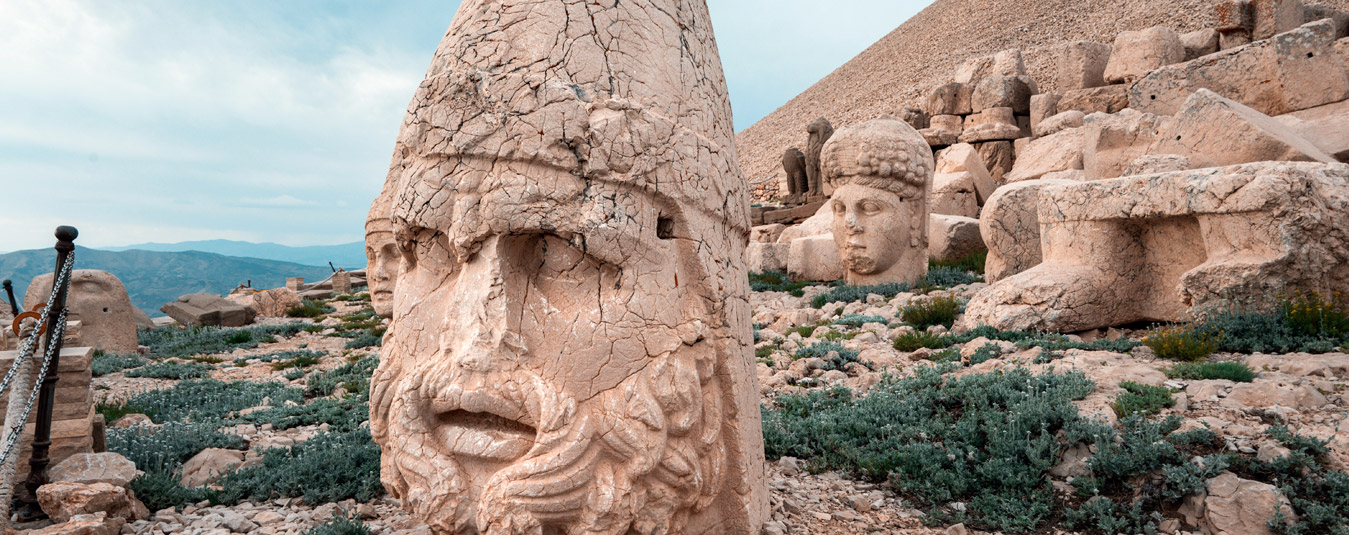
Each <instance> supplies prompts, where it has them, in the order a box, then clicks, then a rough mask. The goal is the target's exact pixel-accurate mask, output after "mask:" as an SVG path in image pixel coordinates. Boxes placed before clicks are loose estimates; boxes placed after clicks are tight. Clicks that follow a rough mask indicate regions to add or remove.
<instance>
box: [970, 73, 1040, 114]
mask: <svg viewBox="0 0 1349 535" xmlns="http://www.w3.org/2000/svg"><path fill="white" fill-rule="evenodd" d="M1035 93H1036V87H1035V82H1034V81H1032V80H1031V79H1030V77H1029V76H1024V75H1023V76H988V77H985V78H984V79H983V80H980V81H979V85H976V86H974V93H973V94H972V95H971V97H970V106H971V108H972V109H973V111H974V113H978V112H981V111H984V110H986V109H989V108H1012V113H1016V114H1029V113H1030V98H1031V95H1034V94H1035Z"/></svg>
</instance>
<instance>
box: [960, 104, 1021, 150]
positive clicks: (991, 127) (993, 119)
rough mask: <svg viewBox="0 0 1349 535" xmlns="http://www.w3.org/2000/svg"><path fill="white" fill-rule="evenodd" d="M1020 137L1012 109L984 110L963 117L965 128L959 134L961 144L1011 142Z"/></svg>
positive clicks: (1018, 126) (1019, 128)
mask: <svg viewBox="0 0 1349 535" xmlns="http://www.w3.org/2000/svg"><path fill="white" fill-rule="evenodd" d="M1019 137H1022V136H1021V126H1020V125H1018V124H1017V122H1016V116H1015V115H1013V113H1012V108H1007V107H1003V108H986V109H984V110H982V111H980V112H978V113H975V114H972V115H968V116H966V117H965V127H964V130H963V131H962V132H961V134H960V142H961V143H978V142H981V141H1000V140H1012V139H1016V138H1019Z"/></svg>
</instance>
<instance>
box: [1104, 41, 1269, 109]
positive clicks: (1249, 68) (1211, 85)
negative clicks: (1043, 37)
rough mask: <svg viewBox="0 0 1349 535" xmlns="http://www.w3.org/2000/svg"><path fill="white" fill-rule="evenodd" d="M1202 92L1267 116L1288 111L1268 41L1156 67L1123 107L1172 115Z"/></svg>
mask: <svg viewBox="0 0 1349 535" xmlns="http://www.w3.org/2000/svg"><path fill="white" fill-rule="evenodd" d="M1201 88H1202V89H1208V90H1210V91H1213V92H1214V93H1217V94H1219V95H1222V96H1224V97H1227V98H1230V99H1232V100H1235V101H1237V102H1240V103H1242V104H1245V105H1247V106H1250V107H1252V108H1255V109H1256V110H1258V111H1260V112H1261V113H1264V114H1267V115H1279V114H1283V113H1288V112H1289V111H1292V110H1290V109H1289V108H1288V105H1287V103H1285V102H1284V98H1283V94H1284V92H1283V88H1282V86H1281V85H1280V82H1279V73H1278V62H1277V61H1276V59H1275V54H1274V45H1273V43H1271V42H1270V41H1268V40H1266V41H1257V42H1254V43H1251V44H1249V45H1245V46H1240V47H1237V48H1233V49H1229V50H1223V51H1221V52H1218V53H1217V54H1209V55H1207V56H1204V57H1202V58H1199V59H1195V60H1191V61H1187V62H1184V63H1179V64H1176V65H1168V66H1166V67H1162V68H1160V69H1157V70H1156V71H1153V72H1152V73H1151V74H1149V75H1147V76H1144V77H1143V78H1141V79H1139V80H1138V81H1137V82H1134V84H1133V85H1132V86H1130V87H1129V89H1128V106H1129V107H1130V108H1133V109H1135V110H1138V111H1141V112H1146V113H1153V114H1157V115H1175V113H1176V112H1177V111H1179V110H1180V107H1181V105H1183V104H1184V103H1185V99H1187V98H1189V97H1190V95H1191V94H1193V93H1194V92H1195V91H1197V90H1199V89H1201ZM1084 111H1085V110H1084Z"/></svg>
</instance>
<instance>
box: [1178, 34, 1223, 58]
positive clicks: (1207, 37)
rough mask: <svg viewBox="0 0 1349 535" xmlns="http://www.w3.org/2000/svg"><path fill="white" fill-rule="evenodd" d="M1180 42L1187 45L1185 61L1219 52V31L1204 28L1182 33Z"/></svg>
mask: <svg viewBox="0 0 1349 535" xmlns="http://www.w3.org/2000/svg"><path fill="white" fill-rule="evenodd" d="M1180 44H1181V46H1184V47H1185V61H1190V60H1192V59H1196V58H1200V57H1203V56H1207V55H1209V54H1214V53H1217V52H1218V31H1217V30H1214V29H1213V28H1204V29H1202V30H1195V31H1192V32H1188V33H1182V34H1180Z"/></svg>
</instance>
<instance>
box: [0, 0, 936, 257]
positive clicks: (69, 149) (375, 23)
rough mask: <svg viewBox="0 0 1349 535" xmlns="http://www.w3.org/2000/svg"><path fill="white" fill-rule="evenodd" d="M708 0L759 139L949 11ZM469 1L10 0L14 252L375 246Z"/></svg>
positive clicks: (0, 19)
mask: <svg viewBox="0 0 1349 535" xmlns="http://www.w3.org/2000/svg"><path fill="white" fill-rule="evenodd" d="M708 3H709V8H710V9H711V11H712V18H713V25H714V28H715V30H716V33H717V40H718V46H719V48H720V50H721V55H722V64H723V68H724V69H725V71H726V79H727V84H728V86H729V89H730V93H731V105H732V108H733V110H734V113H735V126H736V129H737V130H740V129H744V128H745V127H748V126H749V125H751V124H753V123H754V122H755V121H757V120H758V119H759V118H761V117H763V116H764V115H767V114H768V113H770V112H772V111H773V110H774V109H777V107H778V106H780V105H782V104H783V103H785V102H786V101H787V100H790V99H791V98H792V97H793V96H795V95H796V94H798V93H800V92H801V91H802V90H804V89H805V88H807V87H809V86H810V85H811V84H813V83H814V82H815V81H817V80H818V79H820V78H821V77H823V76H824V75H826V74H828V73H829V72H830V71H832V70H833V69H835V68H836V67H838V66H839V65H842V64H843V63H844V62H846V61H847V60H848V59H851V58H852V57H853V56H855V55H856V54H857V53H859V52H861V51H862V50H863V49H865V48H866V47H867V46H869V45H870V44H871V43H873V42H875V41H876V40H877V39H879V38H880V37H882V36H884V35H885V34H887V33H889V32H890V31H891V30H893V29H894V28H895V27H896V26H898V25H899V24H900V23H902V22H903V21H904V20H906V19H908V18H909V17H911V16H912V15H914V14H916V13H917V12H918V11H920V10H921V9H922V8H923V7H925V6H926V5H927V4H929V3H930V2H929V1H926V0H836V1H833V2H820V1H818V0H709V1H708ZM458 4H459V3H458V2H457V1H452V0H451V1H444V0H442V1H435V2H432V1H398V2H370V1H363V2H357V1H322V2H319V1H298V0H286V1H275V0H265V1H260V0H233V1H230V2H215V1H195V2H186V1H169V0H145V1H137V2H128V1H104V0H0V73H3V75H0V103H2V104H0V251H12V250H18V249H30V248H39V247H50V246H51V245H52V243H53V238H52V235H51V232H52V229H54V228H55V227H56V225H59V224H71V225H75V226H77V227H79V228H80V231H81V236H80V239H79V240H78V242H77V243H80V244H82V245H85V246H90V247H99V246H114V245H126V244H132V243H142V242H148V241H156V242H177V241H185V240H203V239H216V238H223V239H234V240H247V241H255V242H263V241H270V242H276V243H283V244H287V245H326V244H335V243H343V242H351V241H357V240H360V239H362V237H363V232H364V230H363V224H364V221H365V212H366V209H367V208H368V207H369V203H370V200H371V199H372V198H373V197H374V196H375V195H376V194H377V193H378V191H379V188H380V185H381V184H382V182H383V180H384V175H385V172H386V170H387V169H388V165H389V157H390V152H391V151H392V149H393V139H394V136H395V134H396V133H397V129H398V125H399V122H400V121H401V120H402V116H403V110H404V109H405V108H406V106H407V103H408V100H409V99H410V98H411V96H412V92H413V90H414V89H415V88H416V86H417V84H418V82H420V81H421V78H422V76H423V74H424V73H425V71H426V66H427V65H428V64H429V63H430V59H431V54H432V53H433V52H434V51H435V47H436V44H437V43H438V42H439V41H440V38H441V36H442V35H443V34H444V32H445V29H446V28H447V27H449V24H450V21H451V19H453V18H454V12H455V10H456V9H458Z"/></svg>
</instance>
